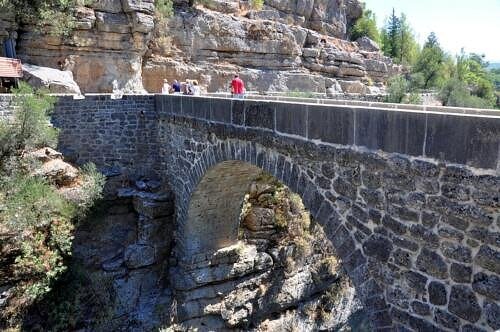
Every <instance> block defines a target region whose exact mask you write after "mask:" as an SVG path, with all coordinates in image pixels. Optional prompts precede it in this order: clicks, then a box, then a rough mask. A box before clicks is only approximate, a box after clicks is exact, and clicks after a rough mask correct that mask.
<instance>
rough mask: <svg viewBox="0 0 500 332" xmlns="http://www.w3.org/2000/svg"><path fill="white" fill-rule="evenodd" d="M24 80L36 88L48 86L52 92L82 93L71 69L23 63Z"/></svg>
mask: <svg viewBox="0 0 500 332" xmlns="http://www.w3.org/2000/svg"><path fill="white" fill-rule="evenodd" d="M23 80H25V81H27V82H28V83H29V84H30V85H31V86H33V87H36V88H47V89H48V90H49V91H50V92H52V93H71V94H77V95H80V94H81V92H80V87H79V86H78V84H76V82H75V81H74V80H73V73H72V72H71V71H68V70H65V71H62V70H57V69H53V68H48V67H41V66H35V65H31V64H28V63H23Z"/></svg>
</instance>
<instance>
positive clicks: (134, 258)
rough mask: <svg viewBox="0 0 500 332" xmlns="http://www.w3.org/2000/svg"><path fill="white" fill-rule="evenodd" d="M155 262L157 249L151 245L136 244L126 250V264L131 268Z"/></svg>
mask: <svg viewBox="0 0 500 332" xmlns="http://www.w3.org/2000/svg"><path fill="white" fill-rule="evenodd" d="M154 262H155V250H154V248H153V247H151V246H149V245H143V244H134V245H131V246H129V247H128V248H127V249H126V250H125V264H127V266H128V267H129V268H131V269H137V268H140V267H144V266H148V265H151V264H153V263H154Z"/></svg>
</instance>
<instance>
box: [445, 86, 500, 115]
mask: <svg viewBox="0 0 500 332" xmlns="http://www.w3.org/2000/svg"><path fill="white" fill-rule="evenodd" d="M439 99H440V100H441V101H442V102H443V105H445V106H455V107H472V108H493V106H492V105H491V103H490V102H489V101H488V100H485V99H482V98H480V97H477V96H473V95H472V94H471V93H470V91H469V90H468V88H467V86H466V85H465V84H464V83H463V82H461V81H459V80H458V79H451V80H450V81H448V82H447V83H446V85H445V86H444V87H443V88H442V89H441V91H440V93H439Z"/></svg>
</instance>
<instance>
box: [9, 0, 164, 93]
mask: <svg viewBox="0 0 500 332" xmlns="http://www.w3.org/2000/svg"><path fill="white" fill-rule="evenodd" d="M153 12H154V5H153V0H143V1H135V0H122V1H120V0H106V1H93V2H92V4H91V5H89V7H78V8H75V16H76V20H77V22H76V28H75V30H74V31H73V32H72V33H71V35H70V36H69V37H57V36H51V35H46V34H40V33H39V32H37V29H35V28H34V27H31V26H23V32H22V33H21V34H20V36H19V39H18V55H19V56H20V58H21V59H22V60H23V61H24V62H28V63H33V64H36V65H40V66H46V67H51V68H58V69H63V70H70V71H71V72H73V76H74V79H75V81H76V82H77V83H78V85H79V86H80V87H81V88H82V90H83V91H84V92H111V91H112V82H113V81H114V80H117V82H118V84H119V87H120V88H121V89H122V90H123V91H125V92H141V91H144V89H143V87H142V76H141V68H142V58H143V56H144V54H145V52H146V50H147V43H148V42H149V40H150V37H151V31H152V30H153V26H154V21H153Z"/></svg>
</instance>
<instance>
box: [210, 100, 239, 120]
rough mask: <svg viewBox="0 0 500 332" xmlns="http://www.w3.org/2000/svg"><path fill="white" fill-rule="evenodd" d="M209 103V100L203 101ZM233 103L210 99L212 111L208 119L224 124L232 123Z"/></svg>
mask: <svg viewBox="0 0 500 332" xmlns="http://www.w3.org/2000/svg"><path fill="white" fill-rule="evenodd" d="M203 102H205V103H206V102H207V100H203ZM232 102H233V101H230V100H226V99H210V111H209V112H207V114H208V116H207V119H208V120H211V121H218V122H224V123H228V124H229V123H231V107H232V106H233V105H232Z"/></svg>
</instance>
